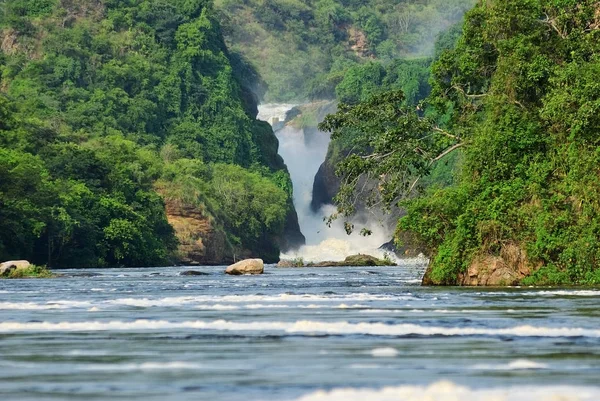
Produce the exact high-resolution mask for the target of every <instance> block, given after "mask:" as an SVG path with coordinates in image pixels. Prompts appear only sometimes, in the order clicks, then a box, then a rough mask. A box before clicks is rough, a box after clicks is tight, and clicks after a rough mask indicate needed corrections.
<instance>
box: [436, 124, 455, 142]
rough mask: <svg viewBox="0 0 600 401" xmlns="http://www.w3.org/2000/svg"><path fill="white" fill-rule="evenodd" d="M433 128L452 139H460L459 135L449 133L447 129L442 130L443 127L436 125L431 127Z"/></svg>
mask: <svg viewBox="0 0 600 401" xmlns="http://www.w3.org/2000/svg"><path fill="white" fill-rule="evenodd" d="M433 130H434V131H435V132H439V133H440V134H442V135H445V136H447V137H448V138H452V139H454V140H456V141H460V137H458V136H456V135H452V134H451V133H449V132H447V131H444V130H443V129H441V128H440V127H437V126H435V127H433Z"/></svg>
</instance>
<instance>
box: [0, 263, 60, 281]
mask: <svg viewBox="0 0 600 401" xmlns="http://www.w3.org/2000/svg"><path fill="white" fill-rule="evenodd" d="M53 277H55V275H54V274H53V273H52V272H51V271H50V270H48V269H47V268H46V267H44V266H35V265H31V266H29V267H26V268H24V269H13V270H11V271H10V272H9V273H8V274H7V275H4V276H2V278H8V279H17V278H53Z"/></svg>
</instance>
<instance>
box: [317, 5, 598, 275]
mask: <svg viewBox="0 0 600 401" xmlns="http://www.w3.org/2000/svg"><path fill="white" fill-rule="evenodd" d="M599 12H600V10H599V9H598V4H597V2H596V1H591V0H590V1H579V2H574V1H559V0H529V1H517V0H507V1H502V2H491V1H481V2H479V4H478V6H477V7H476V8H475V9H473V10H472V11H470V12H469V13H468V14H467V16H466V22H465V25H464V26H463V35H462V36H461V37H460V39H459V40H458V43H457V45H456V48H454V49H451V50H445V51H442V52H441V53H440V56H439V59H438V60H437V61H436V62H435V64H434V65H433V67H432V77H433V78H432V81H431V83H432V93H431V95H430V96H429V98H428V99H427V104H428V108H427V110H426V111H425V115H427V116H428V117H427V119H423V118H422V117H421V115H420V114H421V113H417V114H416V115H412V116H409V115H406V114H404V113H401V112H400V115H401V118H397V120H396V122H397V123H396V124H395V125H394V124H391V119H390V118H389V115H390V114H389V110H393V108H394V105H396V109H395V110H397V111H398V112H399V111H400V110H401V108H399V107H398V106H397V105H398V97H397V96H396V97H394V96H392V95H382V96H379V97H375V98H373V99H371V100H369V101H367V102H364V103H361V104H360V105H358V106H354V108H347V107H346V108H342V114H341V115H338V116H337V117H336V118H335V119H333V120H330V124H329V126H328V128H333V129H335V128H336V124H333V125H332V124H331V123H337V125H340V124H341V125H343V124H345V125H346V126H347V128H348V131H347V132H350V131H351V129H355V130H359V131H361V132H362V131H364V130H365V129H367V128H368V129H370V132H374V133H375V135H374V136H376V138H369V141H368V142H367V143H366V147H365V148H364V149H365V152H364V153H362V154H360V155H359V156H361V157H362V160H358V159H356V158H355V160H354V161H353V162H351V163H346V164H342V165H341V167H340V169H341V170H342V171H341V173H342V174H343V175H345V176H347V177H352V176H356V175H357V174H359V173H364V174H370V175H371V176H373V177H375V176H377V174H380V175H379V177H380V178H381V179H382V181H383V182H382V186H381V188H382V189H383V190H384V191H385V190H386V189H387V187H386V185H385V184H386V181H387V180H388V175H386V174H383V175H381V172H382V171H380V170H378V169H380V166H381V165H386V162H385V161H379V162H378V163H372V164H369V163H368V158H369V157H370V156H371V157H377V155H381V154H385V153H384V151H387V152H388V154H390V155H392V154H393V155H395V153H392V152H400V153H401V152H402V151H404V150H406V149H408V148H412V149H414V150H415V151H417V152H418V153H421V149H422V150H423V151H424V152H425V153H426V154H427V153H428V152H429V148H428V147H425V148H423V147H422V146H420V143H419V146H418V150H417V147H416V146H414V145H412V143H413V142H412V141H414V139H415V138H417V137H418V134H417V131H420V132H421V133H422V135H423V136H422V138H425V137H428V136H429V135H430V134H431V133H432V130H431V128H432V125H431V124H425V125H424V126H418V125H416V124H417V123H419V122H424V121H436V122H437V123H438V124H439V125H438V126H441V127H443V129H441V131H443V132H445V133H447V134H448V135H451V136H452V137H454V139H455V140H456V142H454V143H456V144H461V148H462V149H463V151H462V156H461V159H462V161H461V163H460V174H459V179H458V181H457V182H454V183H453V185H451V186H450V187H446V188H431V189H430V190H429V191H425V192H422V193H421V194H420V196H419V197H417V198H416V199H409V200H407V201H404V202H403V205H405V206H406V207H407V212H408V213H407V215H406V217H404V218H402V219H401V221H400V223H399V228H398V229H399V231H404V230H409V231H412V232H414V233H416V234H417V236H418V238H419V239H420V240H421V241H422V242H423V243H424V244H425V245H426V246H427V247H428V248H429V249H430V251H431V254H432V261H431V266H430V268H431V271H430V273H431V279H432V280H433V282H434V283H437V284H456V283H457V279H458V278H457V277H458V275H459V274H460V273H461V272H464V271H466V269H467V268H468V266H469V265H470V263H471V261H472V260H473V258H474V257H477V256H481V255H500V254H501V251H502V250H503V249H504V248H505V247H507V246H514V245H515V244H516V245H517V246H518V247H519V248H520V249H521V250H522V251H523V252H524V254H526V255H527V261H528V263H529V265H530V267H532V268H533V269H534V270H535V272H534V273H533V274H532V275H531V276H530V277H528V278H527V279H526V280H525V281H524V283H525V284H597V283H598V277H599V274H598V272H599V271H600V248H599V247H598V246H597V244H598V238H599V237H600V230H599V227H600V220H599V217H598V216H600V203H599V201H598V200H599V199H600V181H599V179H598V177H600V171H599V170H598V166H599V165H600V164H599V162H600V159H599V157H600V152H599V151H598V149H599V148H598V145H600V143H599V142H598V136H597V133H598V132H599V130H600V119H599V118H598V116H599V115H600V114H599V113H598V112H599V111H600V109H599V104H600V103H599V100H598V99H600V89H599V88H600V87H599V86H598V84H597V77H598V73H600V58H599V54H600V47H599V43H600V40H599V39H600V20H599V17H598V15H599ZM385 96H388V100H387V101H385ZM377 99H379V100H377ZM378 101H379V102H381V101H383V102H382V103H377V102H378ZM358 111H361V112H363V113H366V114H365V115H366V116H367V118H366V119H365V120H362V121H360V122H357V121H354V120H353V118H354V117H353V114H357V113H358ZM386 113H388V114H386ZM377 121H379V122H377ZM406 121H411V122H412V123H411V124H410V125H407V126H402V124H403V123H404V122H406ZM388 126H391V128H387V127H388ZM434 128H435V127H434ZM433 131H434V132H436V130H435V129H434V130H433ZM437 132H438V133H440V131H437ZM347 135H355V137H356V138H358V140H359V141H360V139H361V138H362V136H361V135H358V136H356V134H350V133H349V134H347ZM388 135H394V137H395V138H397V139H396V142H395V143H394V142H392V141H387V142H386V137H387V136H388ZM448 135H446V136H447V137H448V138H449V139H451V137H449V136H448ZM383 145H390V147H389V148H388V147H384V146H383ZM446 146H450V143H447V144H446ZM439 149H440V148H438V149H437V150H438V151H439ZM449 149H451V148H449ZM373 155H374V156H373ZM391 157H393V156H391ZM430 159H431V158H430ZM365 160H367V161H365ZM434 160H435V159H434ZM359 161H360V162H359ZM388 166H389V168H392V167H393V166H396V167H397V168H398V169H399V171H398V172H396V174H400V172H403V173H404V174H409V175H416V176H421V175H423V174H428V173H430V172H431V170H430V169H425V170H423V160H422V159H421V158H419V157H415V155H412V157H411V158H409V160H408V161H404V160H393V159H390V160H389V164H388ZM405 183H406V182H405V181H400V182H399V183H395V184H394V189H395V190H397V191H398V192H397V193H393V194H394V196H390V197H387V198H385V199H386V200H387V201H388V202H391V203H392V204H394V203H395V202H397V201H398V198H399V195H400V194H406V191H405V188H406V185H405ZM384 195H385V193H384Z"/></svg>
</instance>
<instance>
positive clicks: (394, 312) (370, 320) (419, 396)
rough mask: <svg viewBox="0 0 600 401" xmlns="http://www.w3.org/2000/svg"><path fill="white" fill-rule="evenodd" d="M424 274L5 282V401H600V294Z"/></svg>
mask: <svg viewBox="0 0 600 401" xmlns="http://www.w3.org/2000/svg"><path fill="white" fill-rule="evenodd" d="M423 268H424V267H423V266H422V265H419V264H418V263H415V262H404V264H403V265H401V266H398V267H368V268H350V267H346V268H303V269H277V268H275V267H274V266H267V267H266V269H265V274H264V275H262V276H243V277H230V276H226V275H224V274H223V269H224V268H223V267H214V268H213V267H209V268H207V267H202V268H197V270H201V271H204V272H207V273H208V275H205V276H193V277H188V276H181V275H179V273H180V272H181V271H182V270H184V268H160V269H159V268H156V269H110V270H97V271H90V270H81V271H79V270H75V271H68V272H64V273H67V274H68V275H69V276H68V277H62V278H58V279H48V280H12V281H8V280H4V281H0V399H1V400H59V399H60V400H67V399H68V400H119V399H121V400H125V399H127V400H172V401H179V400H243V401H250V400H273V401H274V400H277V401H281V400H302V401H318V400H344V401H353V400H369V401H378V400H381V401H384V400H395V401H398V400H419V401H420V400H440V401H454V400H456V401H458V400H460V401H464V400H467V401H468V400H485V401H490V400H493V401H500V400H540V401H541V400H544V401H546V400H561V401H564V400H581V401H592V400H593V401H597V400H598V399H600V387H598V385H599V383H598V378H599V377H600V325H599V322H600V309H598V301H599V299H600V291H599V290H596V289H533V288H511V289H479V288H424V287H420V286H419V279H420V276H421V275H422V273H423ZM90 273H97V274H98V275H92V277H88V276H89V275H90ZM552 397H555V398H552ZM561 397H562V398H561Z"/></svg>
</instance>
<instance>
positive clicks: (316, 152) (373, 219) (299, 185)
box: [258, 104, 394, 262]
mask: <svg viewBox="0 0 600 401" xmlns="http://www.w3.org/2000/svg"><path fill="white" fill-rule="evenodd" d="M294 107H295V106H294V105H282V104H272V105H270V104H267V105H261V106H259V114H258V118H259V119H261V120H264V121H268V122H269V123H271V125H273V127H274V130H275V134H276V136H277V138H278V139H279V154H280V155H281V157H283V160H284V161H285V164H286V165H287V167H288V170H289V172H290V176H291V178H292V183H293V185H294V206H295V208H296V212H297V213H298V221H299V224H300V230H301V231H302V234H304V236H305V237H306V245H305V246H303V247H301V248H300V249H298V250H295V251H292V252H288V253H287V254H282V255H281V258H282V259H295V258H302V259H303V260H304V261H305V262H319V261H325V260H328V261H341V260H344V259H345V258H346V257H347V256H350V255H355V254H359V253H361V254H368V255H372V256H376V257H383V256H384V254H385V251H383V250H381V249H379V248H380V247H381V245H383V244H385V243H386V242H388V241H389V240H390V239H391V238H392V236H393V232H392V230H390V229H389V228H388V227H386V226H385V225H384V224H382V223H381V221H380V220H381V218H380V217H378V216H377V215H376V214H369V213H366V212H365V213H363V214H362V215H359V216H355V218H354V219H353V223H354V224H355V226H356V228H357V230H356V232H355V233H354V234H352V235H348V234H347V233H346V230H345V229H344V221H343V220H341V219H338V220H335V221H334V222H333V223H332V224H331V227H328V226H327V225H326V224H325V221H324V218H326V217H327V216H330V215H332V214H333V213H335V212H336V208H335V206H333V205H325V206H323V207H321V208H320V209H319V210H317V211H313V210H312V209H311V201H312V190H313V183H314V179H315V175H316V174H317V171H318V170H319V167H320V165H321V163H323V161H324V160H325V157H326V155H327V148H328V146H329V142H330V135H329V133H326V132H319V131H317V130H316V129H303V128H299V127H295V126H293V125H290V124H287V125H285V124H284V121H285V119H286V113H287V112H288V111H290V110H291V109H293V108H294ZM363 227H364V228H367V229H369V230H371V231H372V233H373V234H372V235H370V236H367V237H363V236H361V235H359V234H358V231H360V229H361V228H363ZM390 257H394V255H390Z"/></svg>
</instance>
